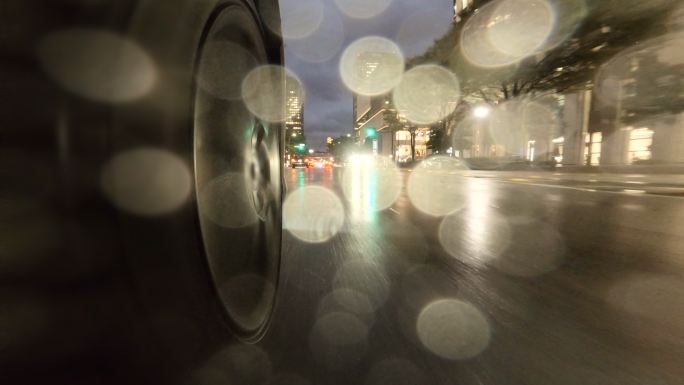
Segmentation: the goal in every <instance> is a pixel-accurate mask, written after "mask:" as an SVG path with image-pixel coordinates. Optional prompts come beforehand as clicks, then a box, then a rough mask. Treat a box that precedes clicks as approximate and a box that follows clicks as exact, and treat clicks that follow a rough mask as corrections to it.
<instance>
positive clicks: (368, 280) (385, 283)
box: [333, 259, 390, 310]
mask: <svg viewBox="0 0 684 385" xmlns="http://www.w3.org/2000/svg"><path fill="white" fill-rule="evenodd" d="M389 285H390V283H389V278H388V277H387V275H386V274H385V272H384V271H383V270H382V269H381V268H380V266H378V265H376V264H375V263H372V262H369V261H365V260H363V259H354V260H350V261H347V262H345V263H344V264H343V265H342V266H341V267H340V268H339V270H337V273H336V274H335V279H334V281H333V287H334V288H335V289H336V290H340V289H353V290H356V291H358V292H361V293H363V294H365V295H366V296H367V298H368V299H369V300H370V303H371V305H372V307H373V309H374V310H377V309H379V308H380V306H382V305H383V304H384V303H385V301H387V298H388V296H389V291H390V290H389V289H390V287H389Z"/></svg>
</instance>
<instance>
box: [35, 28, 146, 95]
mask: <svg viewBox="0 0 684 385" xmlns="http://www.w3.org/2000/svg"><path fill="white" fill-rule="evenodd" d="M38 59H39V60H40V62H41V64H42V66H43V68H44V70H45V72H46V73H47V74H48V76H50V78H51V79H53V80H54V81H55V82H56V83H57V84H59V85H60V86H62V87H64V88H65V89H66V90H68V91H70V92H73V93H74V94H77V95H79V96H81V97H84V98H86V99H90V100H93V101H96V102H103V103H124V102H130V101H133V100H136V99H139V98H141V97H143V96H145V95H147V94H148V93H149V92H150V91H151V90H152V88H153V87H154V85H155V84H156V81H157V76H158V74H157V69H156V66H155V63H154V62H153V61H152V59H151V57H150V56H149V54H148V53H147V52H146V51H145V50H144V49H143V48H142V47H141V46H140V45H139V44H138V43H136V42H135V41H133V40H131V39H130V38H127V37H124V36H122V35H119V34H116V33H114V32H109V31H105V30H98V29H88V28H73V29H66V30H60V31H56V32H53V33H51V34H49V35H47V36H46V37H45V38H43V39H42V40H41V41H40V42H39V44H38Z"/></svg>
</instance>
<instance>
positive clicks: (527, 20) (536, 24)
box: [487, 0, 555, 58]
mask: <svg viewBox="0 0 684 385" xmlns="http://www.w3.org/2000/svg"><path fill="white" fill-rule="evenodd" d="M554 20H555V15H554V11H553V8H551V5H550V4H549V3H548V2H547V1H546V0H502V1H500V2H499V3H498V4H497V5H496V8H495V9H494V12H493V15H492V16H491V17H490V24H489V28H488V29H487V32H488V35H489V41H490V42H491V43H492V45H493V46H494V48H495V49H497V50H499V51H501V52H503V53H505V54H507V55H510V56H513V57H516V58H523V57H525V56H529V55H531V54H533V53H535V52H536V51H537V50H538V49H539V48H540V47H541V46H542V45H543V44H544V42H545V41H546V39H547V38H548V37H549V35H550V34H551V31H552V30H553V26H554Z"/></svg>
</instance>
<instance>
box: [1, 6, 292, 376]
mask: <svg viewBox="0 0 684 385" xmlns="http://www.w3.org/2000/svg"><path fill="white" fill-rule="evenodd" d="M0 9H1V10H2V11H0V23H2V25H3V29H2V32H1V33H0V55H2V59H1V60H2V61H1V62H0V68H1V71H0V96H2V100H3V103H1V104H0V177H1V178H2V182H0V184H1V185H2V186H3V187H2V188H0V194H1V195H0V233H1V234H2V235H0V308H1V309H2V315H1V316H0V329H2V332H0V347H1V348H0V378H7V379H16V380H20V381H21V382H23V383H33V382H41V383H44V382H45V381H49V383H51V384H55V383H69V384H74V383H81V382H83V383H86V382H87V383H94V382H95V383H110V382H111V383H138V382H140V383H161V382H160V381H165V383H174V382H176V381H183V382H184V381H185V379H186V378H187V375H188V373H190V371H191V370H192V368H194V367H195V366H197V365H198V364H199V363H201V362H203V361H204V360H205V359H206V357H208V356H209V355H211V354H213V353H214V352H215V351H216V350H217V349H221V348H223V347H225V346H227V345H230V344H235V343H244V342H256V341H258V339H259V338H260V337H261V336H262V335H263V334H264V332H265V331H266V330H267V326H268V322H269V317H270V312H271V309H272V308H273V306H274V301H275V298H276V290H275V289H276V288H277V284H278V283H277V278H278V270H279V263H280V262H279V259H280V237H281V234H280V231H281V230H280V229H281V219H280V215H281V214H280V212H281V211H280V205H281V200H282V178H281V168H282V166H280V165H281V164H282V161H281V159H282V157H281V151H282V144H281V131H282V130H281V128H280V126H279V125H278V124H268V123H260V122H259V120H258V119H256V118H254V117H249V116H248V114H247V110H246V109H244V106H243V108H242V110H241V111H242V113H245V114H247V115H244V116H247V117H246V118H245V119H248V120H249V119H251V120H252V121H254V122H255V124H254V126H253V127H252V130H253V131H254V135H253V137H254V138H257V139H258V140H257V141H258V142H259V146H260V147H259V146H257V147H259V148H260V149H262V150H263V148H264V147H265V148H266V149H267V151H266V152H263V151H262V152H259V151H261V150H259V148H257V149H256V150H254V148H252V147H250V146H252V140H251V138H250V140H249V141H246V142H243V143H241V145H242V146H243V147H242V148H249V149H250V151H247V152H245V153H249V154H252V153H254V154H257V155H256V157H260V159H261V161H264V160H265V159H268V160H271V162H270V164H275V165H278V167H273V166H270V167H271V168H270V169H269V170H268V174H269V178H268V181H264V180H263V179H260V180H259V181H257V182H258V183H256V184H255V185H256V186H261V188H266V189H267V190H268V194H266V195H264V196H267V197H268V200H269V204H268V205H265V206H264V205H263V204H261V205H260V206H259V210H260V216H259V223H258V224H257V225H255V226H254V227H253V228H251V230H245V229H239V230H236V229H234V228H229V229H226V228H221V227H220V226H219V227H216V226H213V225H212V224H211V223H210V222H211V221H207V220H206V218H203V216H202V215H200V214H199V208H198V200H197V199H196V198H197V196H198V195H199V194H198V193H196V192H195V186H197V187H200V188H201V187H202V186H204V185H205V184H206V183H207V181H208V180H210V179H211V178H214V177H216V176H217V175H219V174H221V172H225V171H226V170H222V169H221V167H220V166H217V164H216V162H214V163H212V162H209V161H206V159H204V161H203V160H202V158H203V157H204V155H206V152H203V151H204V150H203V149H202V147H201V146H198V145H196V139H197V137H199V136H203V135H204V136H206V135H209V134H207V130H204V131H202V130H201V125H202V124H201V122H204V123H206V122H207V119H212V117H211V116H209V115H211V114H209V115H207V114H206V110H203V111H201V112H197V111H198V110H196V108H195V107H196V106H197V104H198V103H199V104H202V103H204V105H202V106H201V107H202V108H203V109H205V108H208V109H209V110H213V111H216V110H218V109H220V108H222V107H225V103H226V102H225V100H223V101H222V100H212V98H211V97H210V96H207V95H206V93H204V92H203V91H202V90H201V89H200V88H199V87H198V86H197V85H198V83H197V82H196V75H197V71H198V68H199V66H201V63H202V61H201V55H202V52H205V53H206V51H204V50H205V48H206V44H205V43H206V42H207V41H209V40H211V39H214V40H216V39H219V40H226V39H227V40H231V41H232V42H233V43H234V44H237V45H242V46H243V47H244V48H245V49H246V50H247V51H248V52H252V53H254V52H256V54H255V56H256V57H257V59H258V63H259V64H268V63H270V64H282V42H281V40H280V38H279V36H278V33H279V10H278V5H277V0H205V1H193V0H140V1H135V0H128V1H125V0H101V1H86V0H56V1H50V2H44V1H40V0H10V1H9V2H6V3H3V5H2V6H0ZM221 23H223V24H221ZM73 30H78V31H82V30H88V31H106V33H107V34H108V36H112V35H114V36H118V37H120V38H122V39H124V40H126V41H130V42H134V43H135V45H136V46H137V47H139V48H141V51H142V52H144V53H145V54H146V55H147V57H148V58H149V59H150V62H151V63H153V64H154V75H155V81H154V85H153V86H151V88H150V89H149V90H148V91H147V92H146V93H145V94H144V95H136V97H135V98H130V100H128V99H126V100H119V99H117V100H106V99H107V98H108V96H107V95H106V94H104V99H105V100H102V99H98V98H97V97H92V96H93V95H89V94H88V93H85V94H84V93H79V89H78V87H76V88H70V87H69V85H68V84H67V85H66V86H65V84H64V83H63V82H60V79H59V76H57V78H56V77H55V73H54V72H51V68H50V60H51V59H50V57H49V54H50V50H49V49H48V50H47V51H48V54H47V56H48V58H47V59H46V54H45V52H46V51H45V44H46V43H45V41H46V39H48V38H49V37H50V36H54V35H55V34H59V33H61V32H63V31H73ZM226 31H228V32H226ZM70 33H71V32H70ZM48 48H49V47H48ZM86 48H87V47H84V49H86ZM79 49H80V48H79ZM62 59H63V58H62ZM62 59H56V60H62ZM85 63H88V62H87V61H86V62H85ZM81 64H83V63H81ZM136 68H137V67H136ZM136 68H134V70H135V71H137V69H136ZM83 70H84V71H93V72H94V73H97V70H98V68H94V69H93V68H83ZM124 74H125V73H124ZM100 75H101V76H102V77H103V79H105V78H106V77H107V76H110V75H111V74H104V73H103V74H100ZM119 75H120V74H119ZM131 76H138V73H137V72H136V73H134V74H131ZM141 79H142V78H141ZM141 79H138V80H139V81H144V80H145V79H142V80H141ZM97 92H101V91H97ZM114 94H116V90H115V91H114ZM98 95H103V94H98ZM109 96H111V95H109ZM124 96H126V95H124ZM222 103H224V104H222ZM231 103H240V102H239V101H233V102H231ZM237 108H238V107H235V106H233V107H230V108H227V109H226V110H227V111H235V109H237ZM219 115H221V116H222V118H225V117H227V116H228V115H226V111H223V112H222V113H221V114H219ZM239 116H241V117H243V118H244V116H243V115H239ZM227 128H230V127H227ZM196 130H197V132H195V131H196ZM257 131H258V132H257ZM263 143H265V144H263ZM233 145H234V146H233V147H231V148H237V147H239V146H236V145H235V143H233ZM141 148H147V149H150V148H152V149H155V150H156V151H160V152H162V153H164V154H172V155H173V157H174V159H176V160H178V161H179V164H183V165H185V166H187V170H188V178H190V181H191V185H190V186H189V190H188V194H189V196H188V197H187V198H186V199H185V200H184V201H183V203H182V204H180V205H179V206H178V207H174V208H173V210H165V211H164V212H155V213H150V212H143V213H141V212H135V210H130V207H125V205H123V206H122V205H121V204H117V202H116V199H112V197H111V196H109V195H108V194H107V191H108V190H107V189H108V187H107V186H108V185H107V183H109V182H107V180H105V179H106V178H105V177H104V176H103V174H104V173H105V171H104V170H109V168H111V164H112V162H113V160H114V159H116V157H117V156H119V155H121V154H126V153H128V152H131V151H136V150H138V149H141ZM216 150H219V149H217V148H214V149H213V150H212V151H216ZM251 150H254V151H251ZM203 154H204V155H203ZM228 155H230V154H228ZM228 155H227V156H228ZM230 156H232V155H230ZM264 157H265V158H264ZM248 158H249V156H245V157H242V158H241V159H240V160H239V161H240V162H242V163H241V165H249V164H250V163H249V162H250V161H251V159H248ZM134 159H142V160H144V159H147V158H144V157H143V158H135V157H134ZM224 163H231V162H224ZM257 163H258V162H257ZM231 164H233V165H234V164H235V160H234V161H233V162H232V163H231ZM262 166H263V167H266V166H264V165H263V164H261V163H258V164H256V166H255V167H257V168H258V167H262ZM108 167H109V168H108ZM144 167H147V165H146V164H145V162H142V164H140V168H144ZM243 169H244V170H248V169H249V167H243ZM152 170H154V167H152ZM264 170H265V169H264ZM157 171H158V170H157ZM196 171H197V172H196ZM262 171H263V170H262ZM141 172H142V171H141ZM264 173H266V171H264ZM142 175H144V172H143V174H142ZM201 175H204V176H201ZM246 177H249V175H246ZM207 178H208V179H207ZM145 183H146V182H145V181H143V187H144V186H146V184H145ZM264 185H268V187H263V186H264ZM137 188H141V187H140V186H138V187H137ZM146 191H151V192H158V191H155V190H154V189H152V190H146ZM198 191H199V190H198ZM255 191H256V190H255ZM160 199H161V198H160ZM119 203H120V202H119ZM262 203H263V202H262ZM201 205H202V201H201V200H200V203H199V206H201ZM254 207H256V206H254ZM255 229H256V230H255ZM245 237H251V238H245ZM216 238H224V239H230V240H232V242H234V245H233V246H236V247H232V248H231V247H227V246H226V245H225V244H223V245H218V246H217V245H212V239H216ZM245 239H249V242H245V241H244V240H245ZM239 240H242V242H239ZM248 246H249V247H248ZM257 246H258V247H257ZM250 247H251V248H250ZM212 250H213V252H214V253H222V254H221V255H220V256H214V257H213V259H212V258H211V257H210V258H209V259H208V258H207V254H211V253H212ZM217 250H218V251H217ZM221 259H223V260H226V261H228V263H226V264H224V265H221V266H218V267H217V263H216V261H220V260H221ZM208 261H210V262H209V263H208ZM242 275H253V276H260V277H262V278H264V280H263V282H261V283H260V284H261V285H263V286H262V287H256V286H255V287H253V291H252V292H251V294H250V293H241V294H240V295H239V297H240V299H241V301H242V302H240V303H230V301H228V302H229V303H226V302H227V301H226V298H225V296H222V295H220V294H219V291H218V290H217V286H218V287H221V285H223V284H225V283H226V282H227V281H230V280H231V279H233V278H235V277H237V276H242ZM243 294H245V295H243ZM246 294H249V295H246ZM245 312H251V313H250V314H251V315H250V317H251V318H250V317H247V316H245ZM252 313H254V314H252ZM247 318H249V320H247V321H246V319H247Z"/></svg>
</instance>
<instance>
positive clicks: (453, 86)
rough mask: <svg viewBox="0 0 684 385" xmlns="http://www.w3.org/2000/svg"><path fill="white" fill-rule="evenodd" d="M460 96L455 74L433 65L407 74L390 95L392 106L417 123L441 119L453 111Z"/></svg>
mask: <svg viewBox="0 0 684 385" xmlns="http://www.w3.org/2000/svg"><path fill="white" fill-rule="evenodd" d="M460 97H461V90H460V86H459V82H458V78H456V75H454V74H453V73H452V72H451V71H449V70H447V69H446V68H444V67H441V66H438V65H434V64H427V65H420V66H417V67H415V68H412V69H411V70H409V71H407V72H406V73H405V74H404V76H403V78H402V79H401V82H400V83H399V84H398V85H397V87H396V88H395V89H394V92H393V100H394V105H395V106H396V107H397V109H398V110H399V111H401V113H403V114H404V115H405V117H406V119H408V120H409V121H411V122H413V123H416V124H430V123H435V122H437V121H439V120H441V119H444V118H445V117H446V116H448V115H449V114H451V113H452V112H453V111H454V109H455V108H456V106H457V104H458V102H459V99H460Z"/></svg>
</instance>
